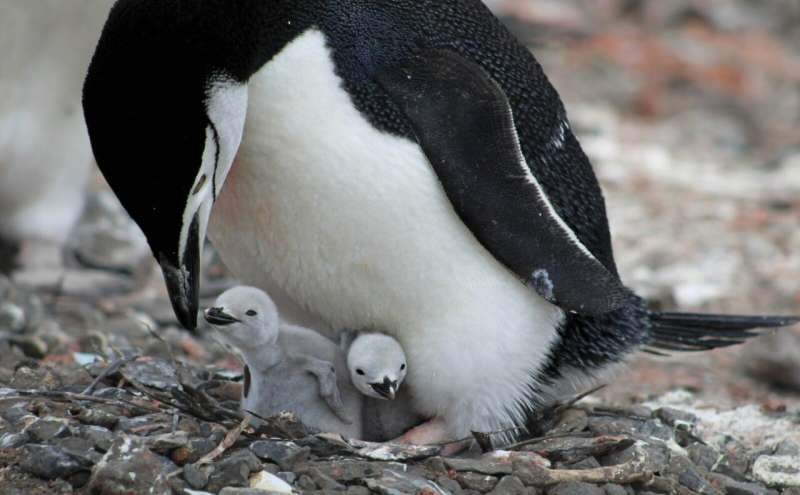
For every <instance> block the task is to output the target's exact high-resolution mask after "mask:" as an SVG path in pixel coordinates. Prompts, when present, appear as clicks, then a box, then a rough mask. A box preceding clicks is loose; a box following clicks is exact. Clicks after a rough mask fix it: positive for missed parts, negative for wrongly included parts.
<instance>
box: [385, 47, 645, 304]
mask: <svg viewBox="0 0 800 495" xmlns="http://www.w3.org/2000/svg"><path fill="white" fill-rule="evenodd" d="M374 78H375V80H376V81H377V82H378V83H379V84H380V85H381V86H382V87H383V88H384V90H385V91H386V92H387V93H388V94H389V95H390V97H391V98H392V100H393V101H394V102H395V104H397V105H398V107H399V109H400V110H401V111H402V112H403V113H404V114H405V116H406V117H407V118H408V121H409V123H410V124H411V127H412V129H413V131H414V133H415V135H416V138H417V141H418V143H419V144H420V146H421V147H422V150H423V152H424V153H425V155H426V157H427V158H428V161H429V162H430V163H431V165H432V167H433V169H434V171H435V172H436V174H437V175H438V177H439V180H440V181H441V183H442V185H443V187H444V190H445V192H446V194H447V197H448V198H449V199H450V202H451V203H452V204H453V207H454V208H455V211H456V212H457V214H458V215H459V217H460V218H461V220H462V221H463V222H464V223H465V224H466V225H467V227H468V228H469V229H470V230H471V231H472V233H473V234H474V235H475V237H476V238H477V239H478V241H479V242H480V243H481V244H482V245H483V246H484V247H485V248H486V249H487V250H488V251H489V252H491V253H492V255H493V256H494V257H495V258H496V259H497V260H498V261H500V262H501V263H503V264H504V265H505V266H506V267H507V268H509V269H510V270H512V271H513V272H514V273H515V274H516V275H517V276H519V277H520V278H521V279H522V280H523V281H524V282H525V283H527V284H529V285H531V286H532V287H533V289H534V290H536V292H537V293H538V294H539V295H540V296H542V297H544V298H545V299H546V300H548V301H550V302H552V303H554V304H557V305H558V306H560V307H561V308H563V309H565V310H568V311H574V312H577V313H581V314H588V315H592V314H603V313H607V312H609V311H613V310H615V309H618V308H620V307H622V306H624V305H625V304H627V303H628V302H630V301H631V300H632V294H631V292H630V291H629V290H628V289H627V288H625V287H624V286H623V285H622V282H621V281H620V280H619V278H618V277H617V276H616V275H615V274H613V273H611V272H610V271H609V270H608V269H606V268H605V267H604V266H603V264H602V263H600V262H599V261H598V260H597V258H596V257H595V256H594V255H593V254H592V253H591V252H590V251H589V250H588V249H587V248H586V247H585V246H584V245H583V243H582V242H581V241H580V239H578V237H577V235H576V234H575V232H574V231H573V230H572V229H570V227H569V226H568V225H567V224H566V223H565V222H564V220H563V219H562V218H561V217H559V216H558V214H557V213H556V211H555V209H554V208H553V206H552V204H551V203H550V201H549V199H548V198H547V196H546V194H545V192H544V190H543V189H542V187H541V185H540V184H539V183H538V181H537V179H536V177H535V176H534V175H533V173H532V171H531V169H530V167H528V165H527V162H526V161H525V157H524V156H523V154H522V149H521V147H520V142H519V136H518V134H517V130H516V127H515V123H514V118H513V112H512V108H511V105H510V103H509V100H508V98H507V96H506V94H505V93H504V92H503V90H502V89H501V88H500V86H499V85H498V84H497V82H496V81H494V80H493V79H492V77H491V76H490V75H489V74H488V73H487V72H486V71H485V70H484V69H483V68H482V67H481V66H479V65H478V64H476V63H474V62H472V61H470V60H467V59H466V58H464V57H462V56H461V55H459V54H457V53H455V52H453V51H450V50H441V49H436V50H427V51H424V52H422V53H421V54H418V55H416V56H414V57H411V58H409V59H407V60H405V61H404V62H402V63H400V64H398V65H395V66H392V67H388V68H383V69H380V70H378V71H377V72H376V73H375V74H374Z"/></svg>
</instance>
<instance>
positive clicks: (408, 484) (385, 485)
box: [365, 469, 447, 495]
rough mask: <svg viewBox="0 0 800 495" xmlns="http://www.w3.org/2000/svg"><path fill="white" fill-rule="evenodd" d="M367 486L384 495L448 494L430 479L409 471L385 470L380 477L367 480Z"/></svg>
mask: <svg viewBox="0 0 800 495" xmlns="http://www.w3.org/2000/svg"><path fill="white" fill-rule="evenodd" d="M365 482H366V485H367V488H369V489H370V490H372V492H373V493H380V494H383V495H405V494H408V493H420V494H425V495H447V494H446V492H444V491H442V490H441V489H440V488H439V487H438V486H436V485H435V484H433V483H431V482H430V481H428V480H426V479H423V478H419V477H416V476H414V475H411V474H409V473H403V472H398V471H394V470H391V469H387V470H384V471H383V473H382V474H381V476H380V477H378V478H369V479H367V480H365Z"/></svg>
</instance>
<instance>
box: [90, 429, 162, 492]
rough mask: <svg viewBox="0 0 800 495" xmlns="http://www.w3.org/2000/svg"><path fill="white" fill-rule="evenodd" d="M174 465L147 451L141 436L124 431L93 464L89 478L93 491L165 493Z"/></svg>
mask: <svg viewBox="0 0 800 495" xmlns="http://www.w3.org/2000/svg"><path fill="white" fill-rule="evenodd" d="M175 469H176V466H175V465H174V464H172V463H171V462H169V461H168V460H166V459H164V458H163V457H160V456H158V455H156V454H154V453H152V452H150V451H149V450H148V449H147V448H146V447H145V444H144V442H143V441H142V440H141V439H138V438H135V437H130V436H127V435H123V436H121V437H119V438H117V439H116V440H115V441H114V443H113V444H112V445H111V448H109V449H108V452H106V454H105V455H104V456H103V459H102V460H101V461H100V462H99V463H97V465H95V467H94V470H93V471H92V477H91V479H90V480H89V486H88V493H91V494H92V495H127V494H130V493H152V494H167V493H170V491H171V489H170V486H169V483H168V480H167V476H168V475H169V473H171V472H172V471H174V470H175Z"/></svg>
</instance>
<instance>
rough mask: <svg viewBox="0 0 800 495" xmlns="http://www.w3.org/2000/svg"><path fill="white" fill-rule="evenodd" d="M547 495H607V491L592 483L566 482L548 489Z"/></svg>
mask: <svg viewBox="0 0 800 495" xmlns="http://www.w3.org/2000/svg"><path fill="white" fill-rule="evenodd" d="M547 495H605V491H603V489H602V488H600V487H599V486H596V485H592V484H590V483H583V482H580V481H566V482H563V483H558V484H557V485H554V486H552V487H550V488H548V489H547Z"/></svg>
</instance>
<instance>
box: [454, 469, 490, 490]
mask: <svg viewBox="0 0 800 495" xmlns="http://www.w3.org/2000/svg"><path fill="white" fill-rule="evenodd" d="M456 481H458V484H459V485H461V487H462V488H464V489H465V490H477V491H479V492H488V491H490V490H492V489H493V488H494V487H495V485H497V477H496V476H490V475H488V474H481V473H471V472H465V473H458V474H457V475H456Z"/></svg>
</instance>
